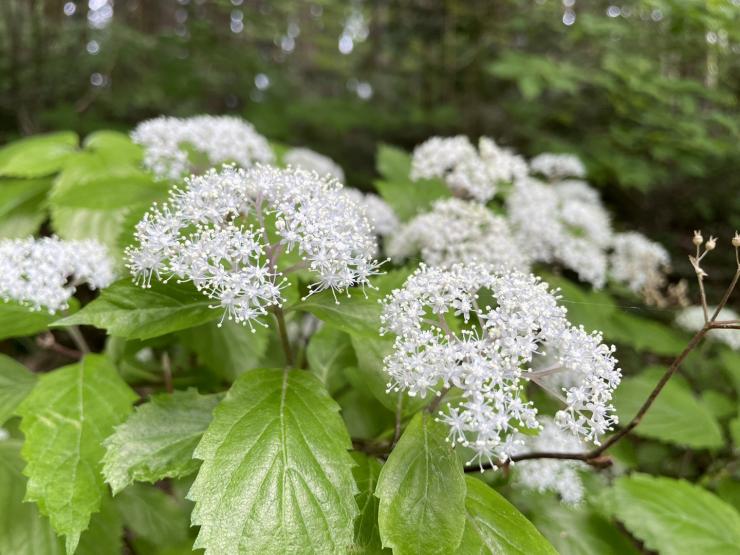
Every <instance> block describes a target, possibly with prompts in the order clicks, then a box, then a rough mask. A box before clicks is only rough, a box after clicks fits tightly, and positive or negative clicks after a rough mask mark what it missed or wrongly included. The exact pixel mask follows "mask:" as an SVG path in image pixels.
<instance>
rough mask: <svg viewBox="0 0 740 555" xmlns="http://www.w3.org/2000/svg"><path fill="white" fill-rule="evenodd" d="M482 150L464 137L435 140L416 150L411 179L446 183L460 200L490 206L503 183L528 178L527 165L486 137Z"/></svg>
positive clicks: (481, 142)
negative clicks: (490, 201)
mask: <svg viewBox="0 0 740 555" xmlns="http://www.w3.org/2000/svg"><path fill="white" fill-rule="evenodd" d="M479 150H480V152H478V150H476V148H475V146H473V144H472V143H471V142H470V140H468V138H467V137H465V136H463V135H458V136H455V137H432V138H431V139H429V140H427V141H426V142H424V143H422V144H420V145H419V146H417V147H416V148H415V149H414V153H413V157H412V160H411V179H413V180H418V179H433V178H439V179H442V180H443V181H444V182H445V183H446V184H447V186H448V187H449V188H450V190H451V191H452V192H453V193H455V194H456V195H459V196H464V197H468V198H473V199H475V200H477V201H479V202H487V201H488V200H490V199H491V198H493V196H494V195H495V194H496V186H497V185H498V184H499V183H500V182H510V181H515V180H517V179H520V178H522V177H524V176H525V175H526V174H527V163H526V162H525V161H524V159H523V158H522V157H521V156H518V155H516V154H514V153H513V152H511V151H510V150H508V149H503V148H500V147H499V146H498V145H496V143H495V142H494V141H493V140H492V139H488V138H485V137H483V138H482V139H481V140H480V144H479Z"/></svg>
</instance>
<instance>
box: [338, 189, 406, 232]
mask: <svg viewBox="0 0 740 555" xmlns="http://www.w3.org/2000/svg"><path fill="white" fill-rule="evenodd" d="M342 192H343V193H344V194H345V195H347V196H348V197H349V198H350V199H352V201H353V202H354V203H355V204H357V205H358V206H359V207H360V208H362V209H363V210H364V211H365V215H366V216H367V219H368V220H369V221H370V225H371V226H372V227H373V230H374V231H375V233H376V235H380V236H381V237H385V236H387V235H390V234H391V233H393V232H394V231H396V229H397V228H398V226H399V225H400V222H399V221H398V217H397V216H396V213H395V212H394V211H393V208H391V207H390V206H389V205H388V203H387V202H385V201H384V200H383V199H382V198H380V197H379V196H378V195H374V194H372V193H363V192H362V191H359V190H358V189H351V188H349V187H345V188H344V189H342Z"/></svg>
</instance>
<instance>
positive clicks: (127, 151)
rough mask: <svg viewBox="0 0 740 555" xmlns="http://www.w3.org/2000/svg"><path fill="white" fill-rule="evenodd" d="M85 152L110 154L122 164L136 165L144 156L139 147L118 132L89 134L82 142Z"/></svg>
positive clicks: (105, 131)
mask: <svg viewBox="0 0 740 555" xmlns="http://www.w3.org/2000/svg"><path fill="white" fill-rule="evenodd" d="M82 145H83V146H84V147H85V150H92V151H94V152H99V153H102V154H109V155H110V154H112V155H113V156H115V158H116V159H117V160H119V161H120V162H122V163H129V164H136V165H138V164H139V163H140V162H141V160H142V158H143V156H144V154H143V149H142V147H141V146H140V145H137V144H136V143H134V142H132V141H131V139H130V138H129V136H128V135H126V134H124V133H119V132H118V131H108V130H105V129H103V130H101V131H95V132H94V133H90V134H89V135H88V136H87V137H85V140H84V141H83V142H82Z"/></svg>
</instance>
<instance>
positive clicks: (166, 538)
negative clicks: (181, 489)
mask: <svg viewBox="0 0 740 555" xmlns="http://www.w3.org/2000/svg"><path fill="white" fill-rule="evenodd" d="M115 503H116V507H117V508H118V511H119V513H120V515H121V518H122V519H123V521H124V523H125V524H126V528H128V529H129V530H131V531H132V532H133V533H134V535H136V536H137V537H140V538H143V539H145V540H147V541H148V542H150V543H152V544H154V545H161V546H172V545H177V544H179V543H182V542H184V541H185V540H186V539H187V536H188V527H189V522H188V515H187V513H186V512H185V508H184V507H183V506H181V505H180V504H179V503H178V502H177V501H176V500H175V499H174V498H172V497H170V496H169V495H167V494H166V493H165V492H163V491H162V490H160V489H157V488H155V487H153V486H145V485H143V484H134V485H133V486H131V487H128V488H126V489H124V490H123V491H122V492H121V493H120V494H119V495H117V496H116V499H115Z"/></svg>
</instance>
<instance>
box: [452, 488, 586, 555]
mask: <svg viewBox="0 0 740 555" xmlns="http://www.w3.org/2000/svg"><path fill="white" fill-rule="evenodd" d="M465 481H466V483H467V496H466V498H465V531H464V533H463V538H462V543H461V544H460V547H459V548H458V552H459V553H466V554H467V553H481V554H483V553H496V554H500V555H535V554H538V553H541V554H548V555H557V551H555V549H554V548H553V547H552V545H550V543H549V542H548V541H547V540H546V539H545V538H544V537H542V534H540V532H538V531H537V528H535V527H534V524H532V523H531V522H530V521H529V520H527V519H526V518H525V517H524V515H523V514H522V513H520V512H519V511H518V510H517V508H516V507H514V505H512V504H511V503H509V502H508V501H507V500H506V499H504V497H503V496H501V495H500V494H499V493H498V492H497V491H495V490H494V489H492V488H490V487H489V486H487V485H486V484H485V483H483V482H482V481H480V480H478V479H477V478H471V477H470V476H466V477H465ZM600 553H601V552H600Z"/></svg>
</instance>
